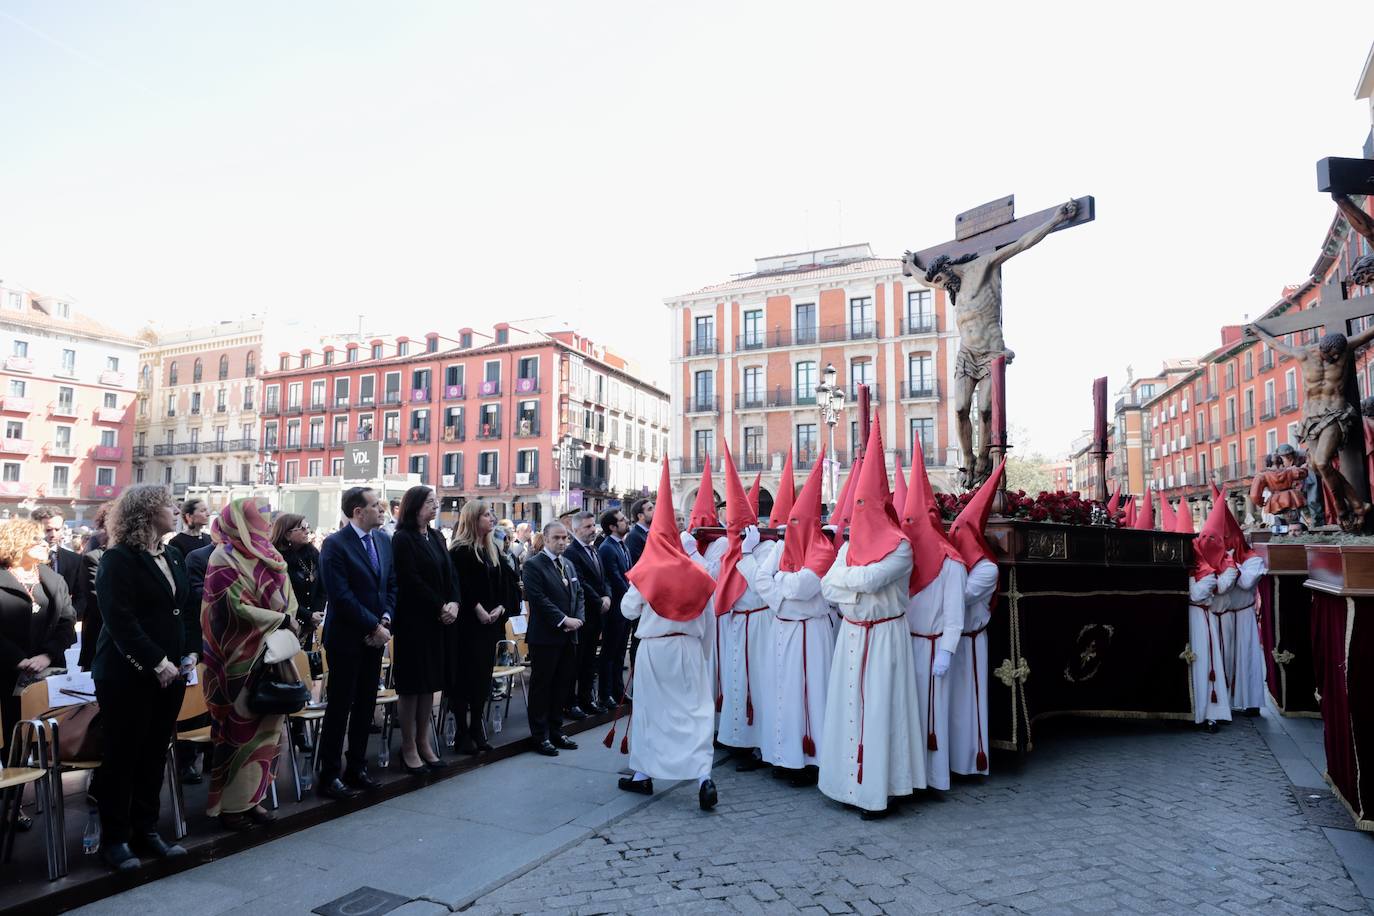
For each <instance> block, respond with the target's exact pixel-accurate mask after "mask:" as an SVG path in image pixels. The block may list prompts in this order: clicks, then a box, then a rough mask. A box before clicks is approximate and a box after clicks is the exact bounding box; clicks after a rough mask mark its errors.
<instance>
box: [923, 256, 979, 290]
mask: <svg viewBox="0 0 1374 916" xmlns="http://www.w3.org/2000/svg"><path fill="white" fill-rule="evenodd" d="M976 257H978V255H976V254H961V255H959V257H957V258H951V257H950V256H949V255H947V254H942V255H938V256H937V257H936V258H935V260H933V261H931V262H930V266H929V267H927V268H926V282H927V283H930V282H932V281H933V280H934V279H935V277H936V275H938V274H940V273H942V272H943V271H944V270H945V268H947V267H958V266H959V265H960V264H967V263H968V262H969V261H972V260H973V259H974V258H976Z"/></svg>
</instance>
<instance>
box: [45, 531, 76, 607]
mask: <svg viewBox="0 0 1374 916" xmlns="http://www.w3.org/2000/svg"><path fill="white" fill-rule="evenodd" d="M56 559H57V574H58V575H59V576H61V577H62V581H63V582H64V583H65V584H66V586H67V594H68V595H70V596H71V601H72V606H73V607H75V608H76V616H77V617H78V618H79V617H80V616H81V604H80V595H81V554H79V553H77V552H76V551H75V550H68V549H67V548H65V547H59V548H57V557H56ZM49 562H51V561H49Z"/></svg>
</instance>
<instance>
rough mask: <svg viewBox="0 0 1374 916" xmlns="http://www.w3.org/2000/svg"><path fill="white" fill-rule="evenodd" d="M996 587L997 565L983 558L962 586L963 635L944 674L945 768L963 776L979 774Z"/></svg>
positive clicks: (982, 771) (985, 749)
mask: <svg viewBox="0 0 1374 916" xmlns="http://www.w3.org/2000/svg"><path fill="white" fill-rule="evenodd" d="M996 591H997V564H996V563H993V562H991V561H989V560H986V559H982V560H979V561H978V562H977V563H975V564H973V569H971V570H969V573H968V582H967V583H966V584H965V586H964V635H963V638H962V639H960V640H959V651H958V652H955V653H954V661H952V662H950V665H949V674H947V675H945V681H946V688H947V690H948V691H949V769H950V772H951V773H958V774H960V775H961V776H970V775H973V774H981V775H984V776H986V775H987V772H988V769H987V767H986V766H984V767H983V768H982V769H979V767H978V751H979V750H982V751H983V752H984V755H985V756H986V755H987V754H988V752H989V747H988V634H987V625H988V621H990V620H991V619H992V610H991V607H992V596H993V593H994V592H996Z"/></svg>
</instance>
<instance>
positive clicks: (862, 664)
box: [840, 614, 906, 785]
mask: <svg viewBox="0 0 1374 916" xmlns="http://www.w3.org/2000/svg"><path fill="white" fill-rule="evenodd" d="M840 619H841V620H843V621H844V622H845V623H849V624H853V625H854V626H856V627H860V628H862V629H863V631H864V649H863V656H862V657H861V659H860V661H859V756H858V758H857V760H856V761H855V762H856V763H857V764H858V765H859V772H858V782H859V785H863V781H864V681H865V680H866V678H865V675H866V674H867V672H868V640H869V637H870V636H872V634H873V628H874V627H876V626H877V625H878V624H880V623H895V622H896V621H898V620H905V619H906V615H905V614H898V615H897V616H895V617H880V618H879V619H877V620H855V619H854V618H852V617H846V616H844V615H843V614H841V615H840Z"/></svg>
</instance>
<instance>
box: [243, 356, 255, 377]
mask: <svg viewBox="0 0 1374 916" xmlns="http://www.w3.org/2000/svg"><path fill="white" fill-rule="evenodd" d="M243 372H244V374H245V375H247V376H248V377H249V378H252V377H253V376H255V375H257V374H258V357H257V354H256V353H253V352H251V351H250V352H249V353H248V358H247V359H246V360H244V363H243Z"/></svg>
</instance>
